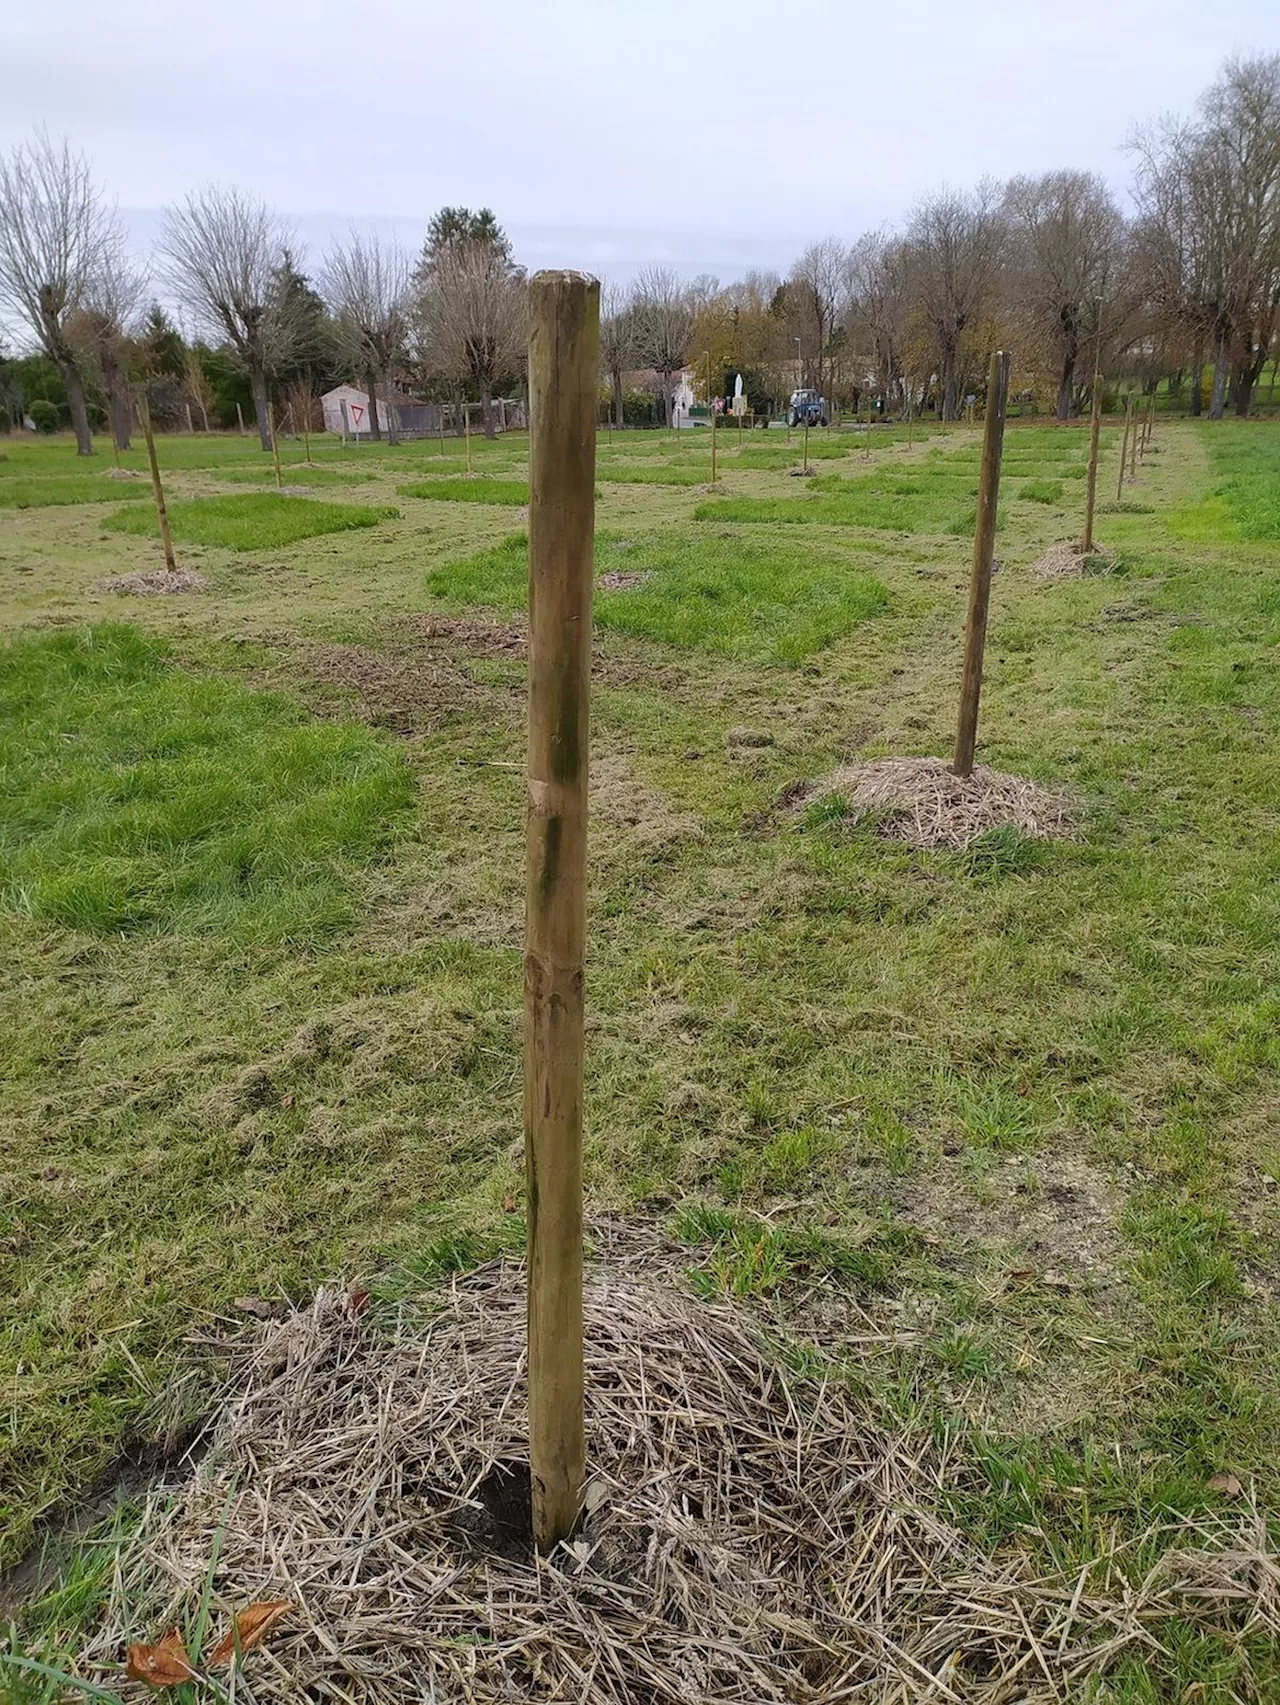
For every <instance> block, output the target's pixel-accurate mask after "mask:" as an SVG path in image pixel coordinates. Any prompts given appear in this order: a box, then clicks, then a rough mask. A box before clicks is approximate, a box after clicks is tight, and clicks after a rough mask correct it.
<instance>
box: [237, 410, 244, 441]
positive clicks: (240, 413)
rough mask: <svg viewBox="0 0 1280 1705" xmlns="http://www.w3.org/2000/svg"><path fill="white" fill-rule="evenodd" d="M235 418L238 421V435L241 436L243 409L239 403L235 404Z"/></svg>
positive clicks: (242, 433) (242, 432) (242, 434)
mask: <svg viewBox="0 0 1280 1705" xmlns="http://www.w3.org/2000/svg"><path fill="white" fill-rule="evenodd" d="M236 420H237V422H238V423H239V427H240V436H241V437H242V438H243V437H244V410H243V409H242V408H241V407H240V404H239V403H237V404H236Z"/></svg>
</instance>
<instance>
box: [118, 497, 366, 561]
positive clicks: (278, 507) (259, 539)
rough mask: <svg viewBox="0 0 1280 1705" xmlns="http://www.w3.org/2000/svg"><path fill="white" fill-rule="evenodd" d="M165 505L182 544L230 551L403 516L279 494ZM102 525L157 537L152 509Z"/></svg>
mask: <svg viewBox="0 0 1280 1705" xmlns="http://www.w3.org/2000/svg"><path fill="white" fill-rule="evenodd" d="M167 507H168V511H169V525H170V528H171V529H172V532H173V536H174V538H175V539H176V540H177V541H178V542H179V543H180V544H188V545H219V546H221V547H222V548H223V549H225V550H230V551H253V550H271V549H273V548H281V547H283V546H285V545H293V544H297V542H298V541H299V540H300V539H312V538H315V537H317V536H318V535H320V534H322V533H343V532H347V531H349V530H350V529H351V528H353V527H376V526H377V525H378V523H379V522H380V521H389V520H394V519H395V517H396V516H397V515H398V514H399V510H397V509H393V508H391V507H390V506H388V505H386V504H378V505H375V504H366V503H360V504H356V503H321V502H316V501H314V500H313V499H311V498H307V497H289V496H287V495H281V494H280V493H279V492H254V493H253V494H252V495H250V496H246V497H196V498H191V499H189V500H187V501H179V502H175V503H170V504H168V505H167ZM102 525H103V526H104V527H105V528H107V529H108V531H110V532H113V533H135V534H139V535H141V536H143V537H145V536H146V535H148V534H154V535H155V536H156V537H159V527H158V525H157V522H156V518H155V515H154V514H153V513H152V512H150V511H148V510H136V509H122V510H120V511H119V512H118V513H117V514H115V515H108V516H107V518H106V519H105V520H104V521H103V523H102Z"/></svg>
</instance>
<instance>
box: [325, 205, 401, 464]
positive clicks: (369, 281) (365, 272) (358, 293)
mask: <svg viewBox="0 0 1280 1705" xmlns="http://www.w3.org/2000/svg"><path fill="white" fill-rule="evenodd" d="M321 282H322V285H323V289H324V294H325V298H326V300H327V302H328V304H329V308H330V310H331V311H332V313H333V315H334V317H335V318H336V320H337V323H338V336H339V339H340V341H341V344H342V346H343V348H344V349H345V351H346V354H347V356H348V358H349V359H350V361H351V362H352V364H353V365H354V366H355V368H356V370H357V372H361V373H363V374H364V375H365V384H366V388H367V389H368V392H369V431H370V434H371V435H372V436H373V437H374V438H378V437H380V436H381V430H380V428H379V425H378V392H379V390H381V392H382V395H383V398H384V399H385V401H386V405H387V436H388V437H389V438H390V440H391V442H392V443H393V444H395V443H396V442H398V434H397V431H396V411H395V405H394V403H393V402H392V385H393V380H394V376H395V374H396V372H397V371H398V369H399V367H400V364H401V361H402V359H403V356H404V349H405V343H406V340H407V337H408V330H409V324H408V290H409V262H408V260H407V258H406V257H405V255H404V254H403V253H402V252H401V250H399V249H397V248H394V247H388V246H386V245H384V244H382V243H379V241H378V239H377V238H376V237H367V238H364V237H360V236H358V235H357V234H356V233H355V232H354V231H353V232H352V234H351V237H350V240H349V241H348V242H347V243H346V244H345V246H344V245H341V244H340V245H339V246H338V247H337V248H335V249H334V250H333V251H332V252H331V254H330V255H329V258H328V260H327V261H326V262H325V268H324V274H323V278H322V281H321Z"/></svg>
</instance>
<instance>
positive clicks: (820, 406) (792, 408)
mask: <svg viewBox="0 0 1280 1705" xmlns="http://www.w3.org/2000/svg"><path fill="white" fill-rule="evenodd" d="M787 419H788V421H789V422H790V423H791V425H792V426H826V424H827V399H826V398H825V397H820V396H819V395H818V393H817V392H816V391H792V393H791V401H790V403H789V404H788V405H787Z"/></svg>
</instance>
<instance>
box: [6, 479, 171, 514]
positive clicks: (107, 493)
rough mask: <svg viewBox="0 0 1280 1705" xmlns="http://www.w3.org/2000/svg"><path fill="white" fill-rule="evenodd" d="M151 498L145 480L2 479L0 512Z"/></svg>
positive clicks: (148, 486)
mask: <svg viewBox="0 0 1280 1705" xmlns="http://www.w3.org/2000/svg"><path fill="white" fill-rule="evenodd" d="M144 497H145V498H147V499H150V497H151V487H150V485H149V484H148V483H147V482H146V481H144V480H138V481H136V482H131V481H129V480H112V479H107V478H105V477H104V476H103V475H102V474H80V475H73V474H66V475H51V476H49V477H47V478H43V479H39V478H37V479H32V478H29V477H27V476H25V475H24V476H22V477H15V478H10V479H0V509H52V508H57V507H61V506H62V505H65V504H71V503H119V502H120V500H121V499H122V498H125V499H129V500H132V501H135V502H136V501H137V500H138V499H139V498H144Z"/></svg>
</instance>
